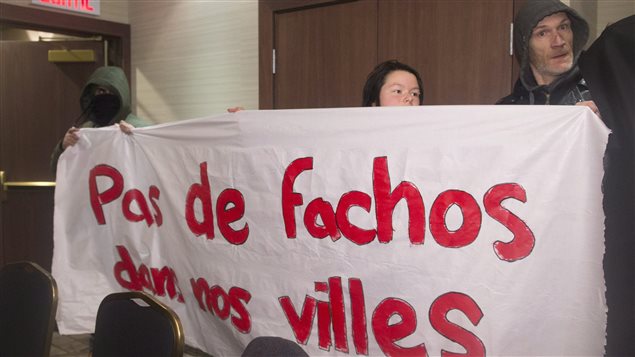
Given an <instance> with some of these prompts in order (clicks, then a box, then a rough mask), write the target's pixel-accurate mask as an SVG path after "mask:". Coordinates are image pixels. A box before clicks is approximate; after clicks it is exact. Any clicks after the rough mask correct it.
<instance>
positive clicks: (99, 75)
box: [79, 66, 130, 123]
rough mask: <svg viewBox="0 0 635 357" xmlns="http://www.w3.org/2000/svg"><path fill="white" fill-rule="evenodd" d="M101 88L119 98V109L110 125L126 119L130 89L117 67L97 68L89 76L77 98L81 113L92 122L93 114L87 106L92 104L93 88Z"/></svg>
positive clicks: (122, 73) (128, 109) (124, 75)
mask: <svg viewBox="0 0 635 357" xmlns="http://www.w3.org/2000/svg"><path fill="white" fill-rule="evenodd" d="M96 86H102V87H106V88H108V90H110V92H111V93H112V94H114V95H116V96H118V97H119V101H120V103H121V108H119V112H117V115H115V117H114V119H113V120H112V121H111V123H116V122H119V121H121V120H124V119H126V117H127V116H128V114H130V87H129V86H128V79H127V78H126V74H125V73H124V72H123V70H122V69H121V68H119V67H113V66H108V67H99V68H97V69H96V70H95V72H93V74H92V75H91V76H90V78H89V79H88V81H87V82H86V85H85V86H84V89H83V90H82V94H81V96H80V98H79V103H80V106H81V108H82V111H83V112H86V115H87V119H88V120H90V121H94V118H93V114H92V113H90V112H89V111H88V108H89V106H90V105H91V104H92V102H93V99H94V97H95V95H94V87H96Z"/></svg>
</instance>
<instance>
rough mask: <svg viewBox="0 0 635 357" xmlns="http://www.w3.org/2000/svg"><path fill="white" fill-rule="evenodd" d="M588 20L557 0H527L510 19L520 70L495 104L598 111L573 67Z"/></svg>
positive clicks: (585, 33) (587, 27) (586, 35)
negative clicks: (512, 23)
mask: <svg viewBox="0 0 635 357" xmlns="http://www.w3.org/2000/svg"><path fill="white" fill-rule="evenodd" d="M588 38H589V25H588V24H587V22H586V21H585V20H584V19H583V18H582V17H580V15H578V13H577V12H575V10H573V9H572V8H570V7H568V6H566V5H565V4H563V3H562V2H560V1H557V0H529V1H527V2H526V3H525V4H524V6H523V7H522V8H521V9H520V11H519V12H518V14H517V15H516V18H515V20H514V51H515V52H516V59H517V60H518V63H519V64H520V75H519V78H518V80H517V81H516V84H515V85H514V89H513V92H512V93H511V94H510V95H508V96H506V97H504V98H502V99H500V100H499V101H498V103H497V104H525V105H526V104H545V105H550V104H551V105H586V106H588V107H590V108H591V109H592V110H593V112H595V113H596V114H598V115H599V111H598V109H597V107H596V106H595V103H593V101H592V100H591V95H590V93H589V90H588V88H587V87H586V83H585V82H584V80H583V79H582V75H581V74H580V70H579V69H578V66H577V61H578V58H579V57H580V53H581V52H582V49H583V48H584V45H585V44H586V42H587V40H588Z"/></svg>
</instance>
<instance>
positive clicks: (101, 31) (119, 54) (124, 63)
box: [0, 3, 132, 78]
mask: <svg viewBox="0 0 635 357" xmlns="http://www.w3.org/2000/svg"><path fill="white" fill-rule="evenodd" d="M0 23H3V24H6V25H10V26H14V27H18V28H24V29H29V30H38V31H45V32H55V33H61V34H66V35H71V36H95V35H97V36H99V35H101V36H103V37H104V39H106V40H108V42H109V44H110V50H111V51H112V52H110V51H109V52H110V53H112V54H113V56H109V58H110V59H111V61H112V65H116V66H119V67H121V68H122V69H123V70H124V72H125V73H126V76H127V77H128V78H131V77H130V71H131V67H132V65H131V59H130V56H131V54H130V53H131V50H130V25H129V24H123V23H119V22H113V21H107V20H100V19H93V18H89V17H84V16H77V15H69V14H65V13H61V12H57V11H48V10H41V9H36V8H32V7H27V6H18V5H10V4H6V3H0Z"/></svg>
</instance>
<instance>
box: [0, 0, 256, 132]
mask: <svg viewBox="0 0 635 357" xmlns="http://www.w3.org/2000/svg"><path fill="white" fill-rule="evenodd" d="M0 2H3V3H9V4H12V5H19V6H29V7H35V5H32V4H31V2H30V1H29V0H0ZM37 8H38V9H42V10H47V11H56V10H49V9H48V8H47V7H42V6H37ZM67 14H72V15H77V16H87V17H91V16H90V15H83V14H76V13H67ZM101 14H102V15H101V16H99V17H98V18H99V19H102V20H109V21H114V22H120V23H127V24H130V25H131V37H132V38H131V40H132V44H131V47H132V71H131V72H132V78H130V82H131V85H132V95H133V111H134V112H135V113H136V114H137V115H139V116H141V117H144V118H147V119H149V120H151V121H153V122H156V123H161V122H166V121H173V120H181V119H188V118H196V117H204V116H210V115H214V114H219V113H222V112H225V110H226V109H227V108H228V107H231V106H243V107H245V108H246V109H257V108H258V2H257V0H199V1H190V0H168V1H135V0H102V1H101Z"/></svg>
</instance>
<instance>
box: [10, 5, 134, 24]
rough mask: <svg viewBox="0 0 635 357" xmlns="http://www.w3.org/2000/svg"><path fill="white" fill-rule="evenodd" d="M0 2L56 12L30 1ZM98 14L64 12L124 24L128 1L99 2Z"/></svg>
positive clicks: (126, 21)
mask: <svg viewBox="0 0 635 357" xmlns="http://www.w3.org/2000/svg"><path fill="white" fill-rule="evenodd" d="M0 2H2V3H6V4H11V5H18V6H28V7H33V8H37V9H40V10H46V11H57V10H55V9H53V8H50V7H46V6H38V5H33V4H31V0H0ZM99 12H100V15H99V16H92V15H85V14H82V13H78V12H64V13H65V14H72V15H77V16H85V17H90V18H97V19H100V20H108V21H114V22H120V23H124V24H129V23H130V20H129V19H128V1H122V0H101V1H100V11H99Z"/></svg>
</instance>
